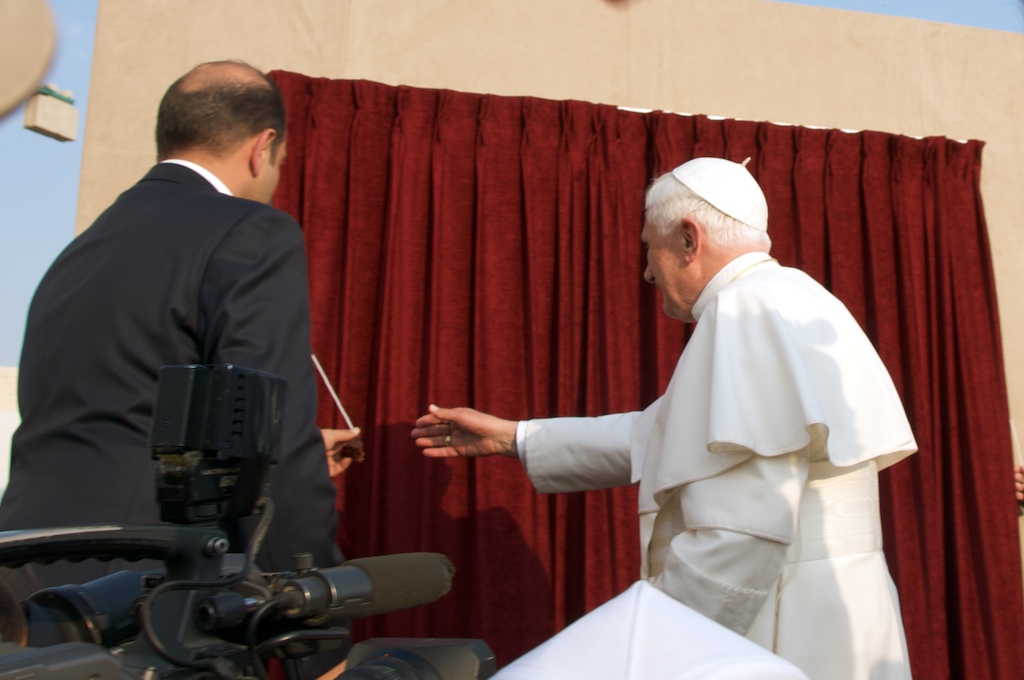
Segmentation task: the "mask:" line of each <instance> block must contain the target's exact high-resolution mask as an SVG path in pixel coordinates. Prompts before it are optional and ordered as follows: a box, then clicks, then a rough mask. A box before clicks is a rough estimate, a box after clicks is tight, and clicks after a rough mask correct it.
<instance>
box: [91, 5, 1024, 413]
mask: <svg viewBox="0 0 1024 680" xmlns="http://www.w3.org/2000/svg"><path fill="white" fill-rule="evenodd" d="M96 37H97V39H96V51H95V56H94V61H93V75H92V85H91V92H90V104H89V113H88V121H87V125H86V134H85V146H84V158H83V169H82V180H81V192H80V198H79V216H78V228H79V230H81V229H83V228H85V227H86V226H88V224H89V223H90V222H91V221H92V219H93V218H94V217H95V216H96V215H97V214H98V213H99V211H100V210H102V208H103V207H104V206H106V205H107V204H108V203H109V202H110V201H111V200H113V198H114V197H115V196H116V195H117V194H118V193H119V192H120V191H122V190H123V189H124V188H126V187H127V186H129V185H130V184H131V183H132V182H134V181H135V180H136V179H137V178H138V177H139V176H140V175H141V174H142V173H143V172H145V170H146V168H148V166H149V165H150V164H151V162H152V161H153V156H154V151H153V141H152V131H153V125H154V117H155V110H156V106H157V102H158V101H159V98H160V96H161V95H162V93H163V91H164V90H165V89H166V87H167V86H168V85H169V84H170V82H171V81H173V80H174V79H175V78H176V77H177V76H179V75H181V74H182V73H183V72H185V71H186V70H188V69H189V68H190V67H192V66H193V65H195V64H196V63H198V62H201V61H206V60H210V59H222V58H242V59H246V60H247V61H250V62H251V63H253V64H254V65H256V66H258V67H260V68H264V69H273V68H283V69H288V70H293V71H298V72H302V73H306V74H309V75H314V76H326V77H334V78H365V79H368V80H375V81H379V82H382V83H387V84H391V85H399V84H405V85H414V86H422V87H444V88H449V89H455V90H462V91H468V92H481V93H494V94H503V95H525V94H529V95H534V96H539V97H547V98H551V99H570V98H571V99H582V100H586V101H591V102H599V103H606V104H618V105H623V106H633V107H640V108H647V109H664V110H670V111H678V112H688V113H704V114H711V115H720V116H725V117H729V118H740V119H747V120H768V121H774V122H783V123H793V124H801V125H813V126H820V127H828V128H843V129H872V130H880V131H885V132H895V133H903V134H907V135H913V136H926V135H942V136H945V137H951V138H954V139H969V138H973V139H981V140H984V141H985V142H986V144H987V146H986V148H985V152H984V158H983V163H984V171H983V180H982V181H983V195H984V200H985V206H986V214H987V216H988V224H989V230H990V234H991V241H992V250H993V257H994V260H995V268H996V278H997V286H998V290H999V296H1000V311H1001V315H1002V324H1003V334H1004V348H1005V353H1006V365H1007V377H1008V381H1009V388H1010V405H1011V414H1012V416H1013V418H1014V420H1015V421H1016V422H1017V423H1018V430H1022V429H1024V316H1022V315H1020V314H1015V313H1014V312H1015V311H1017V310H1019V309H1021V308H1022V302H1024V228H1022V225H1020V224H1018V219H1019V216H1020V215H1021V214H1022V212H1024V210H1022V208H1024V181H1022V180H1024V166H1022V164H1024V117H1022V116H1021V115H1020V114H1021V112H1022V111H1024V106H1022V104H1024V101H1022V99H1024V88H1022V87H1020V82H1021V74H1022V73H1024V35H1022V34H1018V33H1003V32H999V31H990V30H984V29H974V28H965V27H959V26H951V25H945V24H938V23H932V22H925V21H919V20H914V19H900V18H893V17H883V16H878V15H871V14H864V13H859V12H848V11H843V10H832V9H823V8H817V7H807V6H801V5H792V4H786V3H781V2H770V1H767V0H632V1H623V0H620V1H619V2H611V1H610V0H515V1H511V2H510V1H509V0H404V1H403V0H215V1H213V2H211V1H210V0H178V1H177V2H174V3H168V2H139V1H138V0H100V8H99V22H98V28H97V36H96Z"/></svg>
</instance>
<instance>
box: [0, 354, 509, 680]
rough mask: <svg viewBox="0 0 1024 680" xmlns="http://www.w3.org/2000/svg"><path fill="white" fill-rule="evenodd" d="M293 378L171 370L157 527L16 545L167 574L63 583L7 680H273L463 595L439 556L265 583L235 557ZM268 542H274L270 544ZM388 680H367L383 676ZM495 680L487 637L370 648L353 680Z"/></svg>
mask: <svg viewBox="0 0 1024 680" xmlns="http://www.w3.org/2000/svg"><path fill="white" fill-rule="evenodd" d="M284 392H285V381H284V380H283V379H282V378H280V377H277V376H273V375H270V374H267V373H263V372H260V371H255V370H252V369H247V368H242V367H238V366H233V365H230V364H218V365H188V366H165V367H163V368H161V369H160V381H159V390H158V397H157V404H156V409H155V412H154V420H153V428H152V436H151V449H152V455H153V457H154V458H155V459H157V460H158V471H157V478H156V497H157V500H158V502H159V504H160V510H161V520H162V521H164V522H167V524H160V525H153V526H110V525H105V526H88V527H64V528H54V529H39V530H30V531H8V532H2V533H0V565H3V566H8V567H18V566H21V565H24V564H28V563H39V564H48V563H50V562H54V561H56V560H72V561H80V560H83V559H89V558H92V559H99V560H104V561H109V560H113V559H123V560H128V561H138V560H158V561H160V562H162V563H163V565H164V568H163V569H162V570H156V571H149V572H145V571H137V572H136V571H121V572H117V573H114V574H111V575H109V576H106V577H104V578H101V579H97V580H96V581H92V582H90V583H87V584H83V585H70V584H69V585H63V586H58V587H55V588H47V589H45V590H41V591H39V592H37V593H35V594H33V595H32V596H31V597H30V598H29V599H28V600H26V601H25V602H24V608H25V612H26V616H27V619H28V624H29V635H28V648H22V647H18V646H16V645H13V643H9V642H2V643H0V680H5V679H6V678H11V679H12V680H13V679H14V678H17V679H18V680H25V679H26V678H39V680H81V679H82V678H89V679H90V680H114V678H118V679H122V678H136V679H138V678H143V679H144V680H161V679H166V680H175V679H179V678H180V679H186V680H233V679H235V678H246V679H249V678H253V677H256V678H263V679H265V678H266V671H265V669H264V665H263V660H265V659H270V658H281V659H286V658H301V657H306V656H309V655H312V654H316V653H319V652H322V651H326V650H329V649H332V648H336V647H338V646H340V645H342V644H347V642H348V638H349V636H350V632H349V622H350V621H351V620H352V619H355V618H361V617H365V616H373V615H376V614H382V613H386V612H389V611H397V610H400V609H406V608H410V607H415V606H420V605H422V604H428V603H430V602H433V601H435V600H437V599H438V598H440V597H442V596H443V595H444V594H446V593H447V592H448V590H449V589H450V587H451V578H452V576H453V575H454V567H453V566H452V564H451V562H450V561H449V560H448V559H447V558H446V557H445V556H444V555H441V554H439V553H408V554H403V555H388V556H380V557H368V558H362V559H357V560H350V561H347V562H345V563H344V564H342V565H340V566H336V567H330V568H326V569H315V568H313V565H312V564H311V563H310V561H309V556H308V555H297V556H296V561H295V568H294V570H293V571H288V572H277V573H261V572H257V571H255V570H254V569H253V564H252V560H253V557H254V556H255V554H256V551H257V550H258V547H259V546H258V545H251V546H249V547H248V549H247V552H246V553H245V554H237V553H231V552H229V541H228V537H227V535H226V534H225V532H224V531H223V530H222V529H221V528H219V526H218V524H219V523H220V522H222V521H223V520H232V519H236V518H240V517H245V516H248V515H251V514H260V515H261V518H260V527H258V528H257V530H256V532H255V534H254V535H256V536H260V535H262V534H263V533H265V530H266V527H267V526H269V523H270V521H271V520H272V517H273V510H272V509H273V504H272V503H271V502H270V498H269V494H268V493H267V490H266V489H264V486H263V480H264V476H265V473H266V470H267V467H268V465H269V464H271V463H272V462H274V461H276V460H277V458H278V455H279V450H280V443H281V420H282V414H283V403H284ZM257 542H258V539H257ZM371 669H372V673H373V674H372V675H365V674H364V672H370V670H371ZM494 672H495V661H494V655H493V653H492V652H491V651H490V649H489V648H488V647H487V645H486V644H485V643H484V642H483V641H480V640H461V639H460V640H442V639H437V640H434V639H405V640H393V639H391V640H387V641H386V644H384V645H381V644H378V643H377V642H376V641H373V640H370V641H367V642H365V643H359V644H358V645H356V646H355V647H354V648H353V649H352V651H351V653H350V655H349V670H346V671H345V672H344V673H342V674H341V675H340V676H339V679H340V678H362V677H373V678H379V679H381V680H384V679H394V680H475V679H476V678H488V677H490V676H491V675H493V674H494Z"/></svg>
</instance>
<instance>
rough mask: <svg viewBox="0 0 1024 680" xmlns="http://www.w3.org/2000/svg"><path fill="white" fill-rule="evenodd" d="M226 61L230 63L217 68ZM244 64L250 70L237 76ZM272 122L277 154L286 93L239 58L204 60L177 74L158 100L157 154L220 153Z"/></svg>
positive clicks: (273, 146)
mask: <svg viewBox="0 0 1024 680" xmlns="http://www.w3.org/2000/svg"><path fill="white" fill-rule="evenodd" d="M222 66H223V67H227V68H219V69H218V68H217V67H222ZM208 67H213V68H208ZM232 67H238V68H232ZM204 69H205V70H204ZM246 70H248V71H251V73H252V76H249V77H238V75H239V74H242V75H243V76H244V75H245V71H246ZM232 74H233V75H232ZM268 128H269V129H273V130H274V131H275V132H276V133H277V134H276V136H275V138H274V141H273V142H272V144H271V147H270V152H271V160H273V158H274V156H275V155H276V153H277V150H278V148H280V145H281V144H282V143H283V142H284V138H285V108H284V98H283V97H282V96H281V90H280V89H279V88H278V87H277V84H276V83H275V82H274V81H273V80H271V79H270V78H268V77H267V76H266V75H264V74H263V73H261V72H260V71H259V70H257V69H255V68H253V67H252V66H249V65H248V64H246V63H244V62H241V61H220V62H210V63H207V64H201V65H199V66H197V67H196V68H194V69H192V70H191V71H189V72H188V73H186V74H185V75H183V76H182V77H181V78H178V80H176V81H175V82H174V84H173V85H171V87H170V88H168V90H167V93H166V94H165V95H164V98H163V99H162V100H161V101H160V108H159V110H158V112H157V118H156V152H157V158H158V160H165V159H167V158H171V157H173V154H176V153H180V152H182V151H186V150H190V149H202V150H204V151H206V152H208V153H211V154H213V155H218V156H219V155H221V154H223V153H225V152H227V151H229V150H230V149H231V148H233V147H234V146H235V145H236V144H238V143H239V142H241V141H242V140H244V139H247V138H248V137H251V136H253V135H256V134H259V133H260V132H262V131H263V130H266V129H268Z"/></svg>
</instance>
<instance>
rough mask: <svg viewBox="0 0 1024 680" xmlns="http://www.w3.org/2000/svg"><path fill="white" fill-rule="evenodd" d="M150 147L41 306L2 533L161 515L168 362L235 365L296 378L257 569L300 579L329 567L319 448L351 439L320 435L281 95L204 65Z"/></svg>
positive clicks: (91, 570)
mask: <svg viewBox="0 0 1024 680" xmlns="http://www.w3.org/2000/svg"><path fill="white" fill-rule="evenodd" d="M156 137H157V155H158V159H159V161H161V162H160V163H158V164H157V165H156V166H155V167H153V168H152V169H151V170H150V171H149V173H148V174H147V175H146V176H145V177H143V178H142V180H141V181H140V182H139V183H138V184H136V185H135V186H134V187H132V188H131V189H129V190H128V191H126V192H125V193H123V194H122V195H121V196H120V197H119V198H118V199H117V201H116V202H115V203H114V204H113V205H112V206H110V207H109V208H108V209H107V210H106V211H105V212H104V213H103V214H102V215H101V216H100V217H99V218H98V219H97V220H96V222H95V223H93V225H92V226H91V227H90V228H89V229H88V230H86V231H85V232H84V233H83V234H82V235H80V236H79V237H77V238H76V239H75V240H74V241H73V242H72V243H71V244H70V245H69V246H68V247H67V248H66V249H65V250H64V252H63V253H61V255H60V256H59V257H58V258H57V260H56V261H55V262H54V263H53V265H52V266H51V267H50V270H49V271H48V272H47V273H46V276H45V277H44V278H43V280H42V282H41V283H40V285H39V288H38V290H37V291H36V294H35V297H34V299H33V301H32V305H31V308H30V310H29V315H28V322H27V326H26V332H25V341H24V348H23V350H22V357H21V364H20V375H19V385H18V397H19V402H20V409H21V416H22V423H21V426H20V427H19V428H18V430H17V432H16V433H15V434H14V437H13V441H12V450H11V476H10V484H9V486H8V488H7V491H6V494H5V496H4V498H3V503H2V505H0V530H9V529H30V528H43V527H54V526H78V525H85V524H95V523H114V524H149V523H156V522H158V521H159V510H158V506H157V503H156V501H155V498H154V488H155V485H154V475H155V469H156V464H155V462H154V461H152V460H151V455H150V450H149V435H150V428H151V418H152V415H153V408H154V402H155V397H156V392H157V372H158V369H159V368H160V367H161V366H164V365H172V364H192V363H198V364H214V363H231V364H235V365H238V366H243V367H247V368H255V369H259V370H261V371H266V372H268V373H273V374H276V375H279V376H282V377H284V378H285V379H286V380H287V388H286V398H285V414H284V422H283V427H284V432H283V438H282V450H281V455H280V461H279V462H278V463H277V464H276V465H274V466H272V467H271V469H270V471H269V473H268V480H269V482H270V488H271V496H272V498H273V502H274V506H275V514H274V521H273V523H272V524H271V527H270V531H269V534H268V535H267V537H266V539H265V541H264V544H263V548H264V549H263V551H261V553H260V557H259V560H258V561H259V563H260V564H259V566H260V567H261V568H262V569H263V570H266V571H281V570H287V569H290V568H292V556H293V555H294V554H295V553H299V552H309V553H312V554H313V556H314V563H315V565H316V566H317V567H328V566H334V565H336V564H338V563H339V562H341V559H342V557H341V554H340V552H339V550H338V549H337V547H336V546H335V544H334V537H335V529H336V522H337V515H336V511H335V507H334V500H335V494H336V489H335V486H334V484H333V483H332V481H331V479H330V477H329V475H328V469H327V461H326V458H325V438H328V437H333V439H334V441H328V442H327V445H328V446H331V445H332V444H337V438H338V437H339V436H340V437H342V438H345V437H346V436H349V435H350V434H351V433H349V434H348V435H347V434H346V433H347V431H327V432H325V433H324V435H323V438H322V435H321V432H320V431H319V430H318V429H317V427H316V425H315V421H314V419H315V415H316V398H317V395H316V382H315V381H316V376H315V374H314V370H313V364H312V362H311V360H310V339H309V304H308V293H307V291H308V288H307V285H308V284H307V279H306V261H305V250H304V242H303V238H302V233H301V230H300V228H299V225H298V224H296V222H295V221H294V220H293V219H292V218H291V217H289V216H288V215H287V214H285V213H283V212H281V211H279V210H276V209H274V208H272V207H270V205H269V203H270V201H271V199H272V196H273V194H274V190H275V188H276V186H277V183H278V179H279V177H280V168H281V164H282V163H283V162H284V159H285V153H286V149H285V110H284V103H283V100H282V97H281V94H280V92H279V91H278V89H277V87H276V85H275V84H274V83H273V82H272V81H271V80H269V79H268V78H267V77H266V76H265V75H263V74H262V73H260V72H259V71H257V70H256V69H254V68H252V67H251V66H248V65H246V64H243V63H240V62H214V63H208V64H202V65H200V66H197V67H196V68H195V69H193V70H192V71H190V72H189V73H187V74H186V75H184V76H182V77H181V78H180V79H179V80H178V81H177V82H175V83H174V84H173V85H172V86H171V87H170V89H169V90H168V91H167V93H166V94H165V96H164V98H163V100H162V101H161V104H160V109H159V114H158V118H157V129H156ZM123 568H125V565H124V564H122V563H96V562H93V563H89V562H86V563H69V562H62V563H56V564H53V565H48V566H45V567H41V566H39V565H30V566H29V568H27V570H28V571H29V572H31V574H30V575H31V576H32V577H33V578H35V579H36V580H34V581H32V582H31V583H30V584H28V585H27V586H26V585H24V584H16V585H19V586H20V587H21V588H22V591H21V592H20V593H19V596H21V597H24V596H25V595H26V594H27V593H26V592H25V590H26V589H27V590H28V591H30V592H31V591H32V590H34V589H35V588H38V587H47V586H53V585H61V584H64V583H82V582H86V581H88V580H91V579H94V578H97V577H99V576H101V575H103V573H105V572H110V571H115V570H117V569H123ZM23 571H24V570H23Z"/></svg>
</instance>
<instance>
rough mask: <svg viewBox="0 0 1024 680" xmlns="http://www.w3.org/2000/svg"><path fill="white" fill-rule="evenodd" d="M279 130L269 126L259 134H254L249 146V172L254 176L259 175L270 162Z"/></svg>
mask: <svg viewBox="0 0 1024 680" xmlns="http://www.w3.org/2000/svg"><path fill="white" fill-rule="evenodd" d="M275 137H277V132H275V131H274V130H273V128H267V129H266V130H264V131H263V132H261V133H259V134H258V135H254V136H253V137H252V138H251V141H250V145H251V146H250V147H249V172H250V173H252V176H253V177H259V176H260V175H262V174H263V172H264V170H266V168H267V166H268V165H269V164H270V154H271V146H272V144H273V142H274V138H275Z"/></svg>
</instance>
